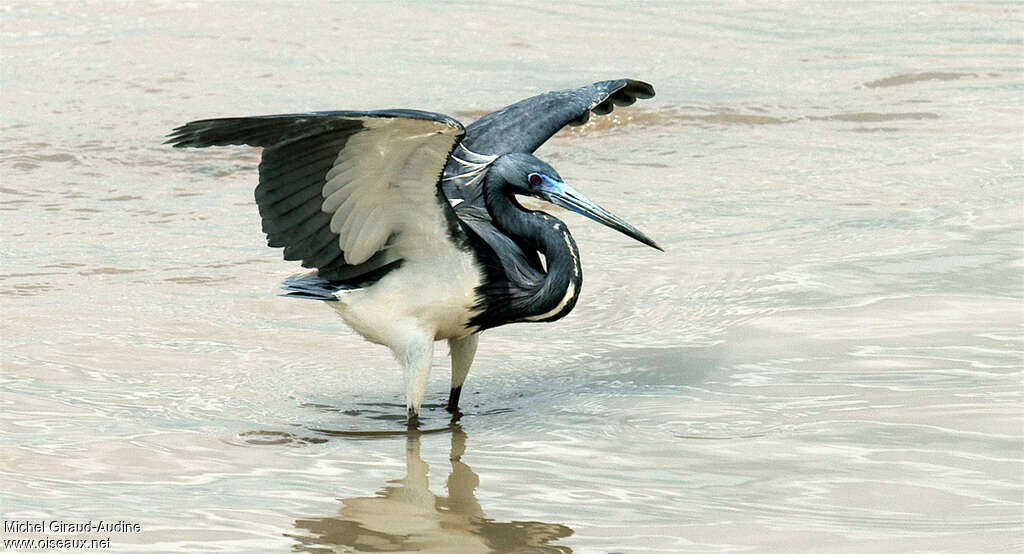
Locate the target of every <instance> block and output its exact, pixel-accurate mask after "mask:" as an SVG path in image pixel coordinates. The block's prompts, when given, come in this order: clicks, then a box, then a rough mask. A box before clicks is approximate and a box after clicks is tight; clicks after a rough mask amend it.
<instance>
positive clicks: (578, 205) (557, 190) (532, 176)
mask: <svg viewBox="0 0 1024 554" xmlns="http://www.w3.org/2000/svg"><path fill="white" fill-rule="evenodd" d="M491 171H495V172H498V173H499V174H500V175H501V177H502V178H503V180H504V181H505V183H506V187H508V189H507V190H508V191H509V192H511V193H514V194H522V195H526V196H532V197H535V198H539V199H541V200H544V201H547V202H550V203H552V204H555V205H556V206H561V207H563V208H565V209H567V210H569V211H573V212H576V213H578V214H581V215H583V216H585V217H588V218H590V219H592V220H594V221H596V222H598V223H600V224H602V225H605V226H607V227H611V228H612V229H615V230H616V231H618V232H620V233H622V234H624V235H626V236H628V237H630V238H632V239H635V240H637V241H640V242H642V243H644V244H646V245H647V246H650V247H652V248H657V249H658V250H662V248H661V247H660V246H658V244H657V243H655V242H654V241H653V240H651V239H650V238H649V237H648V236H647V235H645V234H643V233H641V232H640V231H639V230H638V229H637V228H636V227H633V226H632V225H630V224H629V223H626V222H625V221H624V220H623V219H622V218H620V217H619V216H617V215H615V214H613V213H611V212H609V211H608V210H606V209H604V208H602V207H601V206H599V205H597V204H596V203H595V202H594V201H592V200H590V199H589V198H587V197H586V196H584V195H583V193H581V192H580V191H578V190H576V189H574V188H573V187H571V186H569V185H568V184H567V183H566V182H565V181H563V180H562V177H561V176H560V175H558V172H557V171H555V168H553V167H551V166H550V165H548V164H547V163H545V162H544V161H543V160H540V159H539V158H537V157H536V156H533V155H531V154H522V153H513V154H505V155H503V156H501V157H499V158H498V159H497V160H495V161H494V165H493V166H492V168H491Z"/></svg>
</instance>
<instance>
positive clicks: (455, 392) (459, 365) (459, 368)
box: [445, 334, 480, 414]
mask: <svg viewBox="0 0 1024 554" xmlns="http://www.w3.org/2000/svg"><path fill="white" fill-rule="evenodd" d="M479 341H480V335H478V334H473V335H469V336H467V337H462V338H458V339H448V348H449V349H450V350H451V353H452V388H451V391H449V393H448V406H447V407H446V408H445V409H446V410H448V411H449V412H451V413H453V414H454V413H458V411H459V396H461V395H462V384H463V383H465V382H466V375H468V374H469V366H471V365H473V357H474V356H475V355H476V345H477V343H478V342H479Z"/></svg>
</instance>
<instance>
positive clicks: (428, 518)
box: [290, 424, 572, 553]
mask: <svg viewBox="0 0 1024 554" xmlns="http://www.w3.org/2000/svg"><path fill="white" fill-rule="evenodd" d="M422 434H423V433H422V432H421V431H418V430H415V429H410V430H409V434H408V435H407V438H406V443H405V463H406V475H405V478H404V479H398V480H395V481H391V483H393V484H392V485H389V486H387V487H384V489H383V490H381V491H380V492H378V493H377V495H376V496H368V497H360V498H348V499H344V500H342V501H341V510H340V512H339V514H338V515H336V516H332V517H322V518H317V519H299V520H296V521H295V527H296V529H298V531H299V533H296V534H295V535H290V537H291V538H293V539H295V540H297V541H298V544H297V545H296V546H295V547H294V548H295V550H297V551H300V552H332V551H335V550H338V551H345V552H349V551H351V550H355V551H357V552H438V553H440V552H445V553H451V552H460V553H461V552H465V553H471V552H537V553H540V552H551V553H556V552H557V553H567V552H572V549H570V548H569V547H566V546H556V545H552V544H551V543H552V542H555V541H557V540H559V539H562V538H565V537H568V536H569V535H572V529H570V528H568V527H566V526H565V525H561V524H558V523H543V522H539V521H511V522H504V523H503V522H497V521H494V520H491V519H488V518H487V517H486V516H485V515H484V510H483V508H482V507H481V506H480V503H479V502H478V501H477V499H476V496H475V492H476V488H477V486H478V485H479V484H480V478H479V477H478V476H477V474H476V473H474V472H473V470H472V469H470V467H469V466H468V465H466V464H465V463H464V462H463V461H462V455H463V454H464V453H465V451H466V433H465V432H464V431H463V430H462V428H461V427H460V426H459V425H458V424H454V425H453V426H452V427H451V457H450V459H451V465H452V469H451V473H450V474H449V475H448V480H447V483H446V488H447V492H448V496H446V497H445V496H438V495H435V494H434V493H433V492H431V490H430V487H429V478H428V471H429V466H428V465H427V464H426V462H424V461H423V458H422V457H421V456H420V437H421V435H422ZM336 547H344V548H343V549H337V548H336Z"/></svg>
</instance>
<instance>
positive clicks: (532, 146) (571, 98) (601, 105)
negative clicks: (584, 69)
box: [464, 79, 654, 155]
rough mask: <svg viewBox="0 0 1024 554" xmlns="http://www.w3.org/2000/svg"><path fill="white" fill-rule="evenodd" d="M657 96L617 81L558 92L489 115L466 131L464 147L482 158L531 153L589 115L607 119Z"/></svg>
mask: <svg viewBox="0 0 1024 554" xmlns="http://www.w3.org/2000/svg"><path fill="white" fill-rule="evenodd" d="M652 96H654V87H652V86H651V85H649V84H647V83H644V82H642V81H633V80H631V79H618V80H615V81H600V82H598V83H594V84H592V85H588V86H585V87H580V88H572V89H566V90H556V91H552V92H547V93H544V94H541V95H538V96H534V97H531V98H527V99H526V100H522V101H520V102H516V103H515V104H512V105H511V106H506V107H504V108H502V109H500V110H498V111H496V112H493V113H489V114H487V115H485V116H483V117H481V118H480V119H478V120H476V121H474V122H473V123H471V124H470V125H469V126H468V127H466V139H465V141H464V146H465V147H466V148H467V149H469V150H472V151H473V152H477V153H480V154H487V155H501V154H505V153H508V152H526V153H532V152H533V151H534V150H536V149H537V148H540V145H541V144H544V141H546V140H548V139H549V138H551V136H552V135H554V134H555V133H557V132H558V131H559V129H561V128H562V127H565V126H566V125H582V124H584V123H586V122H587V120H588V119H589V118H590V114H591V113H594V114H597V115H604V114H607V113H610V112H611V111H612V110H613V109H615V106H629V105H631V104H633V103H634V102H636V100H637V99H638V98H651V97H652Z"/></svg>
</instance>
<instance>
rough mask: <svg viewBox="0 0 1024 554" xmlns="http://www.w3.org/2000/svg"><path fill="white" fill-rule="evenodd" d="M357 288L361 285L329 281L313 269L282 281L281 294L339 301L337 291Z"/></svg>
mask: <svg viewBox="0 0 1024 554" xmlns="http://www.w3.org/2000/svg"><path fill="white" fill-rule="evenodd" d="M356 288H359V287H355V286H352V285H349V284H345V283H339V282H337V281H328V280H327V279H324V278H323V277H320V276H319V275H317V274H316V272H315V271H312V272H309V273H300V274H298V275H292V276H291V277H289V278H287V279H285V280H284V282H282V283H281V289H282V290H284V292H283V293H282V294H281V296H290V297H292V298H306V299H309V300H324V301H327V302H337V301H338V296H337V294H336V293H337V292H339V291H343V290H352V289H356Z"/></svg>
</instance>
